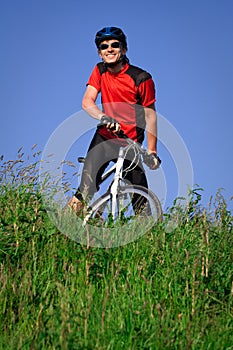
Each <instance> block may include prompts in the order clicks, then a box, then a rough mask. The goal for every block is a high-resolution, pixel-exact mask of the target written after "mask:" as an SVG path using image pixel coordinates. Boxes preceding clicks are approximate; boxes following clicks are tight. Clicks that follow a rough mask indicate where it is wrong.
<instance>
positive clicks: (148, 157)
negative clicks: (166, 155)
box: [143, 153, 161, 170]
mask: <svg viewBox="0 0 233 350" xmlns="http://www.w3.org/2000/svg"><path fill="white" fill-rule="evenodd" d="M143 160H144V162H145V164H146V165H147V166H148V167H149V168H150V169H152V170H155V169H158V168H159V166H160V164H161V159H160V158H159V156H157V154H156V153H150V154H149V153H147V154H144V155H143Z"/></svg>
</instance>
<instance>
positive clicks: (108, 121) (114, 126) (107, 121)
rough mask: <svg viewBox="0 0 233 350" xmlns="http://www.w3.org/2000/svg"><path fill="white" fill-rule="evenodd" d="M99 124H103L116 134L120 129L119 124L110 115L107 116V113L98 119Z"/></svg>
mask: <svg viewBox="0 0 233 350" xmlns="http://www.w3.org/2000/svg"><path fill="white" fill-rule="evenodd" d="M100 123H101V125H105V126H106V128H107V129H109V130H110V131H111V132H113V133H114V134H117V133H118V132H119V131H120V130H121V126H120V124H119V123H118V122H117V120H116V119H114V118H112V117H108V116H107V115H103V116H102V117H101V119H100Z"/></svg>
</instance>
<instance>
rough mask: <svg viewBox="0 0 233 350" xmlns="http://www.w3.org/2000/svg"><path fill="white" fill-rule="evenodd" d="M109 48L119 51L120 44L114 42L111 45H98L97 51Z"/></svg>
mask: <svg viewBox="0 0 233 350" xmlns="http://www.w3.org/2000/svg"><path fill="white" fill-rule="evenodd" d="M109 46H111V47H112V48H113V49H119V47H120V46H121V43H120V42H119V41H114V42H113V43H111V44H100V46H99V49H100V50H106V49H107V48H108V47H109Z"/></svg>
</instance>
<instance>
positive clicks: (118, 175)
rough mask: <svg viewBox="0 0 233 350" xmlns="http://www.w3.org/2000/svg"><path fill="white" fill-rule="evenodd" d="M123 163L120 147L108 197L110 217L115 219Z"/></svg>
mask: <svg viewBox="0 0 233 350" xmlns="http://www.w3.org/2000/svg"><path fill="white" fill-rule="evenodd" d="M123 163H124V151H123V147H120V150H119V156H118V159H117V162H116V171H115V175H114V178H113V182H112V185H111V188H110V196H111V197H110V198H111V201H110V203H111V214H112V219H113V221H115V220H116V219H117V218H118V217H119V199H118V195H117V194H118V191H119V186H120V180H121V179H122V173H123Z"/></svg>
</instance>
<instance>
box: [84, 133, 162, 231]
mask: <svg viewBox="0 0 233 350" xmlns="http://www.w3.org/2000/svg"><path fill="white" fill-rule="evenodd" d="M118 136H119V137H120V138H124V140H125V141H126V145H123V146H121V147H120V148H119V154H118V158H117V161H116V163H115V164H114V165H113V166H111V167H110V168H109V169H108V170H106V172H105V173H104V174H103V175H102V178H101V183H103V182H104V181H105V180H106V179H108V178H109V177H110V175H112V174H113V173H115V174H114V177H113V180H112V182H111V184H110V185H109V188H108V190H107V191H106V192H105V193H104V194H103V195H101V196H100V197H99V198H98V199H97V200H95V201H94V202H93V203H91V204H89V205H88V208H87V211H86V214H85V215H84V218H83V224H82V227H86V226H87V224H94V225H97V226H98V227H103V228H104V227H111V226H112V227H115V226H116V225H117V224H120V225H123V224H126V223H127V224H132V222H133V221H134V219H135V218H136V219H137V220H136V221H137V222H138V219H139V220H140V222H141V223H142V222H143V224H144V225H145V224H147V226H148V222H149V224H150V226H151V225H153V224H155V223H156V222H158V221H161V219H162V207H161V203H160V201H159V199H158V197H157V196H156V195H155V193H153V192H152V191H151V190H150V189H147V188H145V187H143V186H139V185H129V184H127V183H126V182H125V180H124V178H123V172H126V171H127V170H132V168H130V166H129V168H127V169H123V164H124V160H125V159H126V157H127V154H128V152H129V151H132V150H133V152H134V158H133V160H132V161H131V166H132V167H135V166H137V165H138V164H139V161H140V159H142V161H143V162H144V163H145V164H147V165H148V166H149V161H150V159H151V158H150V155H149V154H148V153H147V151H146V150H145V149H144V148H143V146H142V145H141V144H139V143H137V142H135V141H133V140H131V139H130V138H128V137H127V136H126V135H125V134H124V133H123V132H122V131H120V132H119V133H118ZM158 160H159V161H160V159H159V158H158ZM78 161H79V162H80V163H84V162H85V158H83V157H79V158H78ZM160 163H161V161H160ZM145 219H147V220H146V221H147V223H145Z"/></svg>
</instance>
